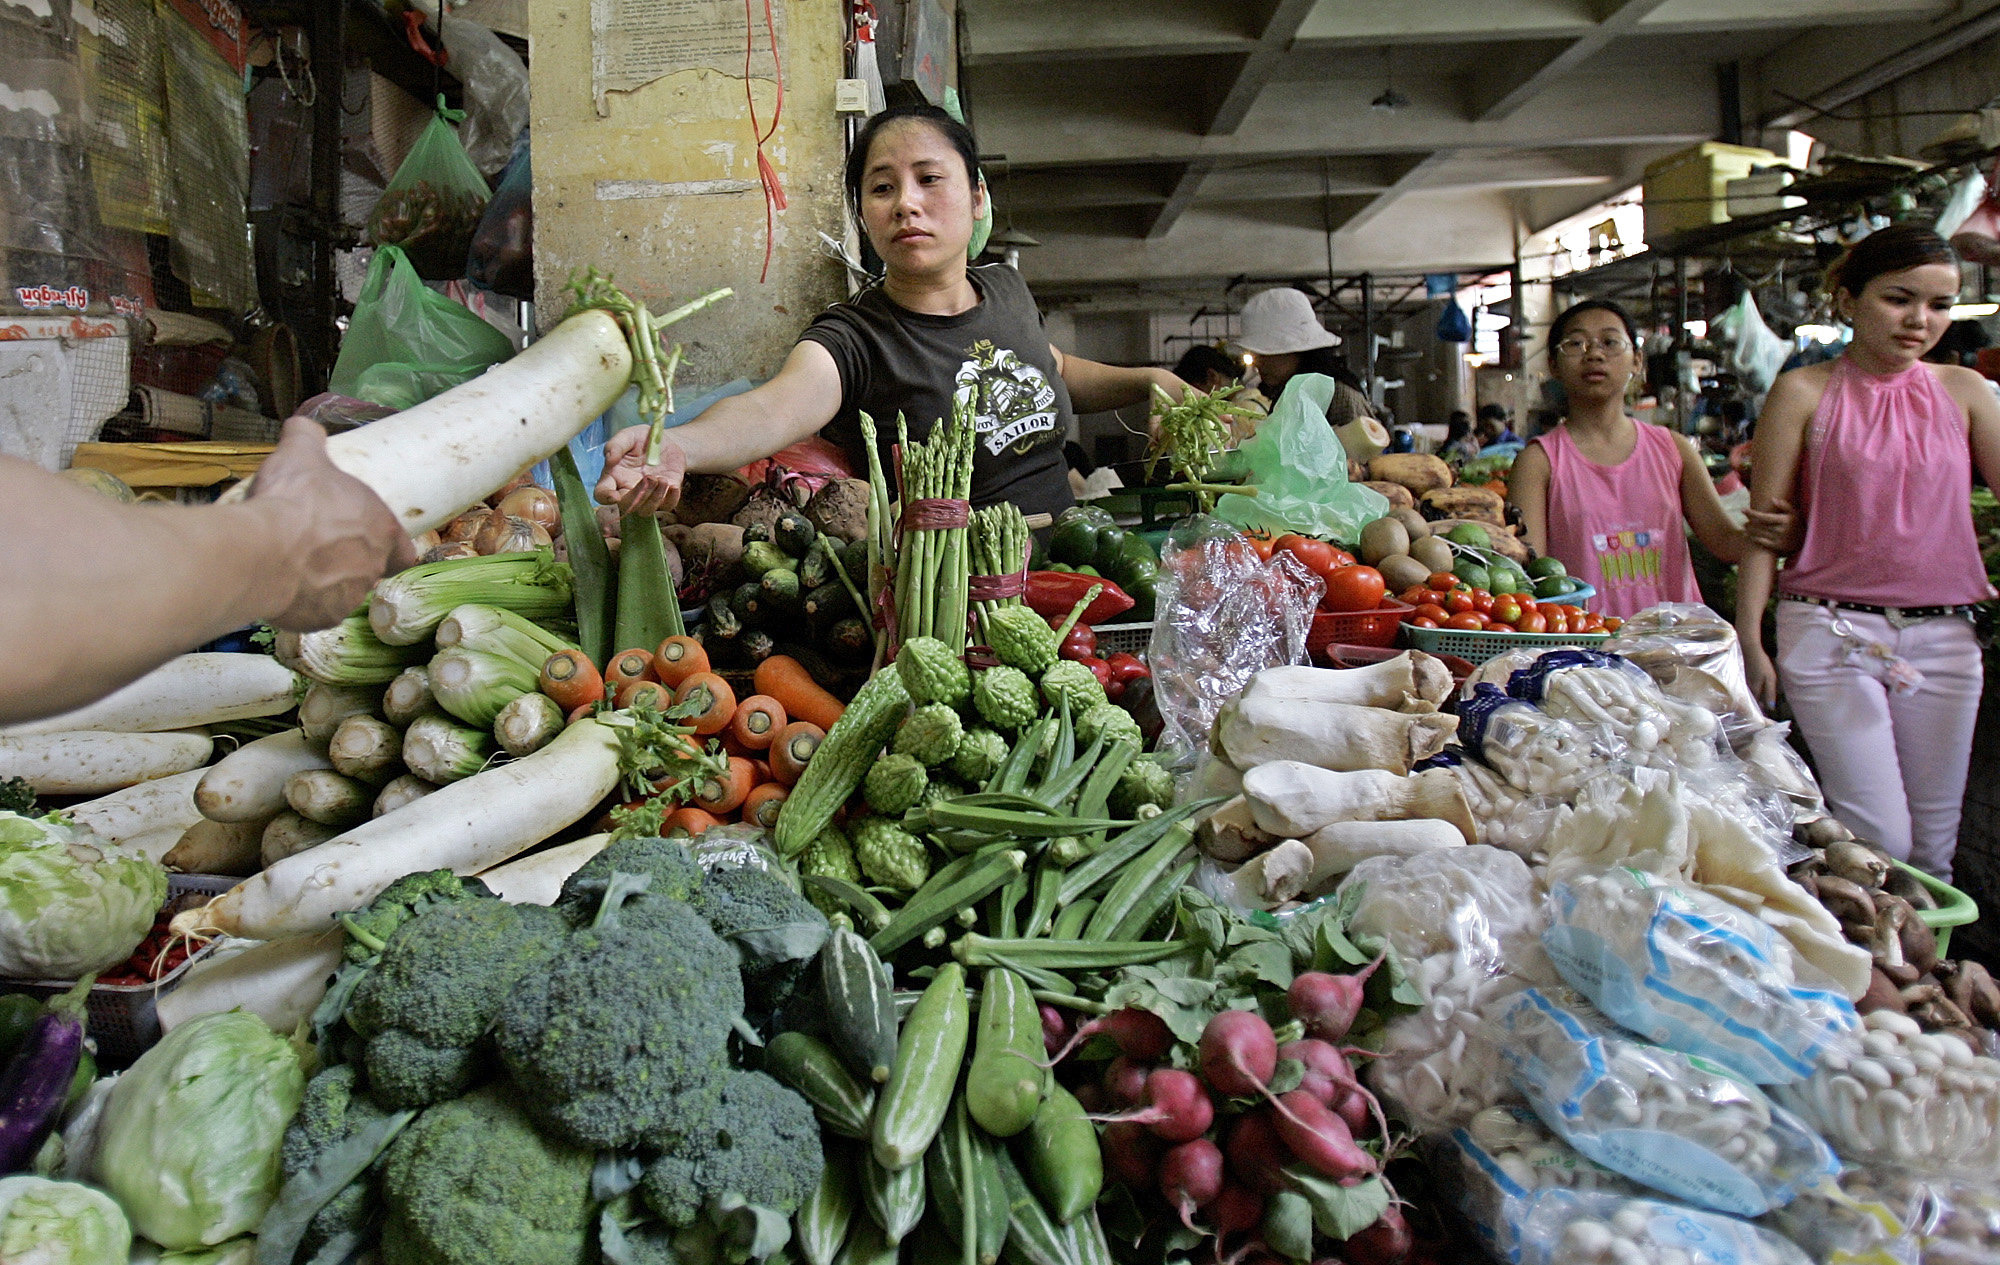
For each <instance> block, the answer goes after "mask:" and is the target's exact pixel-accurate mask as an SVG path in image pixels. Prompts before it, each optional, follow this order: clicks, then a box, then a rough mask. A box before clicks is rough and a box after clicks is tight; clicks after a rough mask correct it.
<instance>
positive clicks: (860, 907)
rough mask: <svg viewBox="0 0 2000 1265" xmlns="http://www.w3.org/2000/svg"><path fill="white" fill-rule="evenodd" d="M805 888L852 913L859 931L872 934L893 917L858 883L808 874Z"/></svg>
mask: <svg viewBox="0 0 2000 1265" xmlns="http://www.w3.org/2000/svg"><path fill="white" fill-rule="evenodd" d="M805 881H806V886H808V887H813V888H817V889H819V890H820V891H822V892H825V893H826V894H827V895H829V896H831V897H833V898H834V899H835V900H837V901H839V902H840V903H841V904H843V905H845V906H847V907H848V908H849V909H851V910H853V911H854V916H855V917H856V918H858V919H860V920H861V929H862V930H864V931H867V932H868V933H870V934H873V933H875V932H877V931H880V930H881V929H882V928H884V927H886V926H888V925H889V923H890V921H891V919H892V917H893V915H891V914H890V913H889V907H888V906H887V905H884V904H883V903H882V902H881V901H880V900H878V899H876V898H875V896H874V895H873V894H871V893H869V892H868V891H866V890H865V889H863V888H862V886H861V885H860V884H859V883H851V882H849V881H848V880H846V879H844V878H833V877H831V876H829V875H826V874H808V875H806V876H805Z"/></svg>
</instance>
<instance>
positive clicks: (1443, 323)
mask: <svg viewBox="0 0 2000 1265" xmlns="http://www.w3.org/2000/svg"><path fill="white" fill-rule="evenodd" d="M1437 340H1438V341H1439V342H1441V343H1464V342H1470V341H1472V318H1471V317H1469V316H1467V315H1466V314H1465V309H1464V308H1462V307H1460V306H1459V305H1458V300H1457V299H1451V300H1449V301H1447V302H1446V303H1445V305H1444V312H1443V313H1442V314H1441V315H1440V316H1439V317H1438V324H1437Z"/></svg>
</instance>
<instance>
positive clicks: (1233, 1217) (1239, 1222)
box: [1208, 1182, 1264, 1239]
mask: <svg viewBox="0 0 2000 1265" xmlns="http://www.w3.org/2000/svg"><path fill="white" fill-rule="evenodd" d="M1208 1219H1209V1221H1210V1222H1211V1223H1213V1224H1214V1226H1215V1233H1216V1235H1217V1237H1219V1238H1225V1239H1226V1238H1228V1237H1229V1236H1230V1235H1232V1234H1240V1233H1242V1232H1244V1231H1246V1230H1254V1229H1256V1228H1257V1227H1258V1226H1259V1225H1262V1224H1263V1222H1264V1196H1262V1195H1260V1194H1258V1193H1257V1192H1256V1191H1254V1190H1249V1189H1247V1188H1245V1187H1242V1186H1238V1185H1237V1184H1236V1183H1234V1182H1226V1183H1224V1185H1223V1187H1222V1193H1221V1194H1219V1195H1217V1196H1216V1197H1215V1202H1214V1203H1212V1204H1210V1205H1208Z"/></svg>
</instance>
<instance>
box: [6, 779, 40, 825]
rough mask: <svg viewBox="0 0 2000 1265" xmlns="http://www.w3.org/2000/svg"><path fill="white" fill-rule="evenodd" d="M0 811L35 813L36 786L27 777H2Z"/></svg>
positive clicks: (24, 815)
mask: <svg viewBox="0 0 2000 1265" xmlns="http://www.w3.org/2000/svg"><path fill="white" fill-rule="evenodd" d="M0 812H8V813H19V814H21V815H22V816H23V817H32V816H34V815H35V788H34V786H32V785H31V784H30V783H29V782H28V780H27V779H26V778H20V777H8V778H0Z"/></svg>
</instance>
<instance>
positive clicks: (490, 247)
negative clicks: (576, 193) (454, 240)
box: [465, 128, 535, 300]
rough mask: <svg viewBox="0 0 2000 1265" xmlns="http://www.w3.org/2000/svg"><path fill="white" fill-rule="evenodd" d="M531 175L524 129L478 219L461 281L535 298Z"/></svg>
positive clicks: (533, 188) (531, 161) (496, 291)
mask: <svg viewBox="0 0 2000 1265" xmlns="http://www.w3.org/2000/svg"><path fill="white" fill-rule="evenodd" d="M534 192H535V174H534V159H533V150H532V148H531V146H530V144H529V136H528V132H527V129H525V128H524V129H522V131H521V136H520V139H519V140H517V141H515V143H514V157H513V158H512V159H511V160H510V161H509V162H508V163H507V169H506V170H505V171H503V172H501V173H500V187H499V188H497V189H495V190H494V191H493V200H492V201H491V202H489V203H487V204H486V213H485V214H484V215H482V216H480V217H479V227H478V228H477V229H476V230H474V232H473V234H472V248H471V251H470V252H469V254H468V255H467V257H466V260H465V279H466V280H467V281H470V282H471V283H472V284H474V285H476V286H480V287H482V288H483V289H487V290H491V291H493V292H494V293H496V294H504V295H507V296H508V297H509V298H515V299H529V300H532V299H533V298H534V297H535V199H534Z"/></svg>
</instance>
